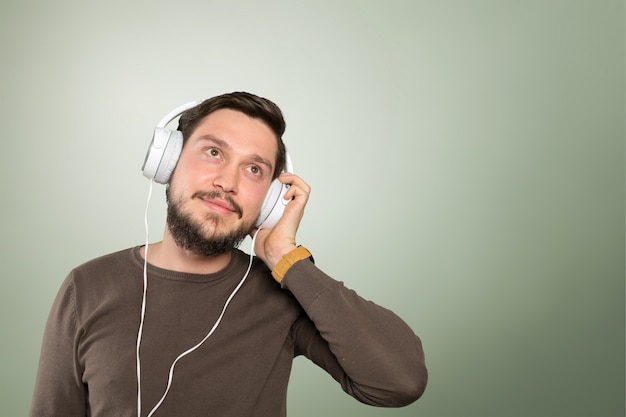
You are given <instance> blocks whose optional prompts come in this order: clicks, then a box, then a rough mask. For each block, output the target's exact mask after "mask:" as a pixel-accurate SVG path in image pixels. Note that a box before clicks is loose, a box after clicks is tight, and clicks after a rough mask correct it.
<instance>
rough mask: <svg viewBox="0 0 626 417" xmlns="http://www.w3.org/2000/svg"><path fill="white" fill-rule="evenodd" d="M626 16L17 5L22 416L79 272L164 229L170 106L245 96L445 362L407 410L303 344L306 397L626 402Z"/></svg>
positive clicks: (490, 1)
mask: <svg viewBox="0 0 626 417" xmlns="http://www.w3.org/2000/svg"><path fill="white" fill-rule="evenodd" d="M624 21H625V7H624V2H623V1H608V0H600V1H594V0H588V1H575V0H563V1H553V0H546V1H533V0H530V1H521V0H520V1H506V0H502V1H496V0H484V1H479V0H475V1H461V0H459V1H434V0H433V1H399V0H392V1H382V0H381V1H356V0H353V1H347V0H343V1H328V0H322V1H320V0H315V1H300V2H299V1H256V2H255V1H230V2H226V1H207V0H202V1H190V0H180V1H177V2H162V1H160V2H159V1H128V0H123V1H122V0H112V1H99V2H95V1H84V0H83V1H68V0H59V1H55V2H49V1H43V0H34V1H17V0H5V1H3V2H2V5H1V6H0V53H1V57H2V58H1V59H0V75H1V78H0V80H1V81H0V94H1V99H0V123H1V126H2V131H3V137H2V145H3V146H4V150H3V151H2V159H3V163H2V164H0V169H1V170H2V171H0V174H1V176H0V184H1V186H2V205H1V207H2V216H1V217H0V218H1V220H0V222H1V223H0V228H1V230H2V239H1V240H0V241H1V245H2V247H1V248H0V249H1V250H0V261H1V263H2V271H3V273H2V274H3V275H2V279H1V284H0V285H1V286H0V297H1V299H0V324H1V326H2V327H1V329H2V337H1V338H0V347H1V352H2V356H1V358H2V359H1V360H0V361H1V362H0V364H1V368H0V375H1V386H0V415H2V416H7V417H9V416H10V417H13V416H20V415H22V416H23V415H26V414H27V410H28V407H29V402H30V397H31V394H32V388H33V382H34V378H35V373H36V368H37V361H38V355H39V348H40V343H41V335H42V331H43V326H44V323H45V320H46V316H47V313H48V310H49V308H50V304H51V302H52V299H53V297H54V296H55V294H56V291H57V289H58V287H59V285H60V283H61V281H62V280H63V278H64V277H65V275H66V274H67V272H68V271H69V269H70V268H72V267H73V266H75V265H77V264H80V263H82V262H84V261H86V260H88V259H91V258H93V257H96V256H99V255H101V254H104V253H108V252H112V251H114V250H118V249H122V248H124V247H129V246H133V245H137V244H141V243H142V242H143V240H144V226H143V214H144V208H145V201H146V196H147V190H148V181H146V180H145V179H144V178H143V177H142V175H141V172H140V166H141V164H142V162H143V158H144V155H145V151H146V149H147V146H148V143H149V141H150V138H151V135H152V129H153V127H154V125H155V124H156V123H157V122H158V121H159V120H160V119H161V117H162V116H163V115H164V114H166V113H167V112H169V111H170V110H171V109H172V108H174V107H176V106H178V105H179V104H182V103H185V102H187V101H191V100H194V99H200V98H206V97H209V96H213V95H216V94H220V93H223V92H229V91H234V90H247V91H251V92H254V93H257V94H260V95H264V96H266V97H268V98H271V99H273V100H275V101H276V102H277V103H278V104H279V105H280V106H281V107H282V109H283V111H284V112H285V116H286V119H287V124H288V127H287V134H286V136H285V140H286V142H287V144H288V146H289V148H290V151H291V154H292V156H293V159H294V164H295V167H296V171H297V172H298V173H299V174H300V175H301V176H302V177H303V178H305V180H307V181H308V182H309V183H310V184H311V186H312V187H313V193H312V196H311V200H310V204H309V206H308V207H307V212H306V215H305V219H304V222H303V224H302V226H301V230H300V234H299V238H300V243H304V244H306V246H307V247H309V248H310V249H311V251H312V252H313V253H314V254H315V258H316V262H317V263H318V265H319V266H320V267H321V268H322V269H324V270H325V271H326V272H328V273H329V274H331V275H333V276H334V277H336V278H337V279H339V280H342V281H344V282H345V284H346V285H347V286H349V287H351V288H353V289H355V290H357V291H358V292H359V293H360V294H361V295H363V296H364V297H366V298H369V299H372V300H375V301H376V302H378V303H379V304H382V305H384V306H386V307H388V308H390V309H392V310H394V311H395V312H397V313H398V314H399V315H400V316H402V317H403V318H405V320H406V321H407V322H408V323H409V324H410V325H411V327H412V328H413V329H414V330H415V332H416V333H417V334H418V335H420V336H421V338H422V339H423V342H424V347H425V350H426V355H427V363H428V366H429V370H430V384H429V386H428V389H427V391H426V393H425V395H424V397H423V398H422V399H421V400H419V401H418V402H416V403H415V404H413V405H410V406H408V407H406V408H401V409H396V410H393V409H392V410H386V409H379V408H371V407H367V406H364V405H361V404H359V403H357V402H355V401H354V400H352V399H351V398H350V397H348V396H347V395H346V394H344V393H343V392H342V391H341V390H340V387H339V386H338V385H337V384H336V383H335V382H334V381H333V380H331V379H330V378H329V377H328V376H327V375H325V374H324V373H323V372H322V371H320V370H319V369H317V368H315V367H314V366H313V365H311V364H309V363H308V362H307V361H306V360H303V359H298V360H296V363H295V369H294V375H293V378H292V384H291V386H290V391H289V405H288V410H289V414H290V415H291V416H302V417H307V416H311V417H312V416H396V417H397V416H428V417H457V416H458V417H461V416H462V417H465V416H467V417H469V416H472V417H473V416H475V417H488V416H493V417H508V416H511V417H513V416H520V417H533V416H568V417H574V416H585V417H592V416H593V417H604V416H623V415H624V397H625V390H624V251H625V248H624V185H625V184H624V155H625V153H624V129H625V128H624V127H625V123H624V114H625V109H624V79H625V73H624V41H625V34H624ZM163 200H164V198H163V188H162V187H159V188H157V189H156V190H155V193H154V197H153V200H152V203H151V206H150V227H151V232H150V233H151V240H153V241H155V240H159V239H160V237H161V233H162V227H163V218H164V211H165V210H164V201H163ZM246 244H249V243H246ZM112 401H114V399H112Z"/></svg>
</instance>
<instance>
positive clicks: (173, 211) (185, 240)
mask: <svg viewBox="0 0 626 417" xmlns="http://www.w3.org/2000/svg"><path fill="white" fill-rule="evenodd" d="M201 194H202V193H196V194H194V195H193V196H192V199H193V198H195V197H199V196H201ZM212 194H213V193H208V194H206V195H205V194H202V196H204V197H209V198H210V197H220V198H222V199H225V200H228V201H229V202H230V203H231V204H232V205H233V207H234V208H235V210H236V211H237V213H238V214H239V217H240V218H241V215H242V211H241V209H240V208H239V206H237V204H236V203H235V202H234V201H233V200H232V199H231V198H230V197H229V196H228V195H224V194H223V193H220V192H215V194H216V195H212ZM165 197H166V200H167V226H168V229H169V231H170V234H171V235H172V237H173V238H174V241H175V242H176V244H177V245H178V246H179V247H181V248H183V249H186V250H189V251H191V252H193V253H194V254H196V255H201V256H204V257H210V256H217V255H221V254H223V253H226V252H227V251H230V250H232V249H233V248H236V247H238V246H239V245H240V244H241V242H242V241H243V240H244V239H245V237H246V236H247V235H248V234H249V233H250V231H251V230H252V227H253V226H254V220H253V221H250V222H248V223H242V224H241V225H240V226H239V227H237V228H236V229H234V230H230V231H226V232H223V233H221V234H219V233H218V232H217V228H218V226H219V225H220V224H221V223H222V218H221V217H220V216H218V215H215V214H212V213H207V214H206V215H205V217H204V219H203V221H197V220H195V219H193V217H192V215H191V213H190V212H188V211H185V210H184V209H183V208H182V199H177V200H173V199H172V197H171V195H170V188H169V186H168V187H167V188H166V190H165Z"/></svg>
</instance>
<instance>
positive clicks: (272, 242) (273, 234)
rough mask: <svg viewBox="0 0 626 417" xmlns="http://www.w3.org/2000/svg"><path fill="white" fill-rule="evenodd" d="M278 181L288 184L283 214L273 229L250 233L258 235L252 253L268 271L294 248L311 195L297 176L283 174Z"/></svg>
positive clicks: (255, 230)
mask: <svg viewBox="0 0 626 417" xmlns="http://www.w3.org/2000/svg"><path fill="white" fill-rule="evenodd" d="M278 180H279V181H280V182H282V183H283V184H289V190H287V193H286V194H285V197H284V198H285V200H290V201H289V203H288V204H287V206H286V207H285V212H284V213H283V215H282V216H281V218H280V220H279V221H278V223H276V226H274V227H273V228H271V229H261V230H257V229H254V230H253V231H252V233H251V235H253V236H254V234H255V233H257V234H258V236H256V240H255V244H254V252H255V253H256V255H257V256H258V257H259V258H261V260H262V261H263V262H265V265H267V267H268V268H270V270H273V269H274V267H275V266H276V264H277V263H278V261H280V259H281V258H282V257H283V255H285V254H287V253H289V252H291V251H292V250H293V249H295V248H296V246H297V245H296V232H297V230H298V226H299V225H300V221H301V220H302V216H304V207H305V206H306V203H307V201H308V200H309V195H310V194H311V187H309V185H308V184H307V183H306V182H304V181H303V180H302V179H301V178H300V177H298V176H297V175H294V174H289V173H284V174H281V175H280V176H279V177H278Z"/></svg>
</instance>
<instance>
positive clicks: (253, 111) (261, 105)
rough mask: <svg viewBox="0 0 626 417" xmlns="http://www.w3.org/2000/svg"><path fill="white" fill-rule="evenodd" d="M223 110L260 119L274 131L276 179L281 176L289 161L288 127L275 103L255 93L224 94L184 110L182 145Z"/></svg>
mask: <svg viewBox="0 0 626 417" xmlns="http://www.w3.org/2000/svg"><path fill="white" fill-rule="evenodd" d="M220 109H231V110H236V111H240V112H242V113H243V114H245V115H247V116H249V117H252V118H255V119H259V120H261V121H262V122H263V123H265V124H266V125H267V126H268V127H269V128H270V129H271V130H272V132H274V134H275V135H276V141H277V144H278V152H277V155H276V167H275V168H274V175H273V177H274V178H276V177H278V175H280V173H281V171H282V170H283V169H284V167H285V159H286V155H285V154H286V150H285V144H284V143H283V139H282V137H283V133H285V127H286V124H285V119H284V118H283V114H282V112H281V111H280V108H278V106H277V105H276V104H274V103H273V102H272V101H270V100H268V99H266V98H263V97H259V96H256V95H254V94H250V93H246V92H234V93H228V94H222V95H220V96H216V97H213V98H209V99H207V100H204V101H203V102H202V103H200V104H198V105H197V106H196V107H193V108H191V109H189V110H187V111H185V112H184V113H183V114H182V115H181V116H180V119H179V120H178V130H180V131H181V132H182V133H183V146H184V143H185V142H186V141H187V139H188V138H189V137H190V136H191V134H192V133H193V132H194V130H196V127H198V124H199V123H200V122H201V121H202V120H203V119H204V118H205V117H207V116H208V115H209V114H211V113H213V112H214V111H217V110H220Z"/></svg>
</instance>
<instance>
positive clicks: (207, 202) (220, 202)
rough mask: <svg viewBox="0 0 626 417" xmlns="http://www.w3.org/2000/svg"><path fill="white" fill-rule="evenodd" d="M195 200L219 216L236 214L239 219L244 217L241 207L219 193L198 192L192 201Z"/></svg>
mask: <svg viewBox="0 0 626 417" xmlns="http://www.w3.org/2000/svg"><path fill="white" fill-rule="evenodd" d="M194 198H197V199H199V200H200V201H201V202H202V204H203V205H204V206H205V207H207V208H209V209H210V210H211V211H214V212H216V213H218V214H221V215H224V216H227V215H230V214H233V213H234V214H237V215H238V216H239V217H241V216H242V210H241V207H239V205H238V204H237V203H235V201H234V200H233V199H232V198H231V197H230V196H223V195H221V193H219V192H197V193H194V195H193V196H192V199H194Z"/></svg>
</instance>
